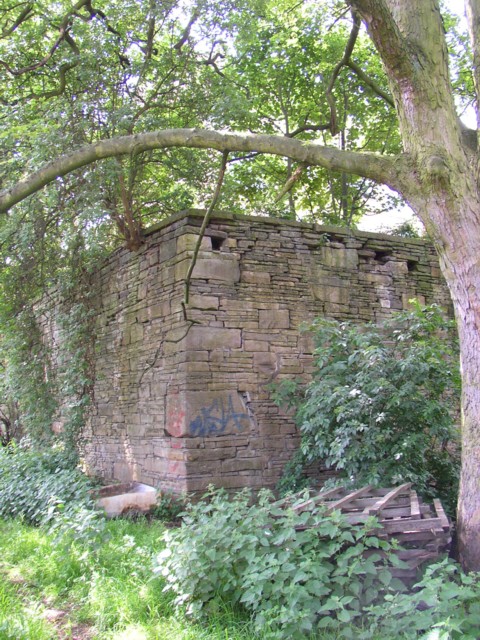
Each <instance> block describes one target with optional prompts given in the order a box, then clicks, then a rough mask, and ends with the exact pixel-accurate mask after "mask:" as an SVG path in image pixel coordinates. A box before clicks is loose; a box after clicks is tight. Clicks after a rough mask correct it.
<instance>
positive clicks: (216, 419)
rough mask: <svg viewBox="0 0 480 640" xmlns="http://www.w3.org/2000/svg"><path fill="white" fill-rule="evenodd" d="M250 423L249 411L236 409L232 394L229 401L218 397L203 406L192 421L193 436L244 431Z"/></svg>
mask: <svg viewBox="0 0 480 640" xmlns="http://www.w3.org/2000/svg"><path fill="white" fill-rule="evenodd" d="M249 425H250V417H249V415H248V414H247V413H243V412H238V411H235V409H234V406H233V400H232V396H231V395H230V396H228V401H227V402H225V401H224V399H223V398H216V399H215V400H214V401H213V402H212V404H211V405H209V406H207V407H202V408H201V409H200V413H199V414H198V415H197V416H196V417H195V418H194V419H193V420H192V421H191V422H190V426H189V431H190V435H191V436H217V435H221V434H222V433H224V432H225V431H227V430H228V431H229V432H230V431H236V432H238V431H240V432H241V431H243V430H244V429H246V428H247V427H248V426H249Z"/></svg>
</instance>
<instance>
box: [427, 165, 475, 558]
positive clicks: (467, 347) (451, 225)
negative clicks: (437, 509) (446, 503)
mask: <svg viewBox="0 0 480 640" xmlns="http://www.w3.org/2000/svg"><path fill="white" fill-rule="evenodd" d="M470 178H471V182H470V184H471V185H473V184H475V178H474V176H473V175H471V174H470ZM462 182H463V184H464V188H465V182H464V181H463V180H462ZM418 213H419V215H420V217H422V218H424V219H425V220H426V221H427V222H428V224H429V225H430V227H432V224H434V225H435V238H434V242H435V244H436V248H437V252H438V255H439V259H440V266H441V269H442V272H443V275H444V277H445V279H446V281H447V284H448V287H449V289H450V293H451V296H452V302H453V306H454V310H455V316H456V320H457V327H458V333H459V339H460V364H461V372H462V426H461V430H462V432H461V436H462V437H461V441H462V469H461V480H460V492H459V501H458V510H457V531H458V552H459V560H460V562H461V564H462V566H463V567H464V568H465V569H468V570H474V571H480V234H479V229H480V200H479V198H478V197H477V196H476V194H475V195H472V191H471V189H468V188H466V189H465V190H464V192H463V195H461V193H460V192H457V197H456V198H455V199H454V200H451V199H449V200H447V201H446V200H445V199H444V198H438V197H437V198H434V199H431V200H430V201H429V202H425V203H424V204H423V210H419V211H418Z"/></svg>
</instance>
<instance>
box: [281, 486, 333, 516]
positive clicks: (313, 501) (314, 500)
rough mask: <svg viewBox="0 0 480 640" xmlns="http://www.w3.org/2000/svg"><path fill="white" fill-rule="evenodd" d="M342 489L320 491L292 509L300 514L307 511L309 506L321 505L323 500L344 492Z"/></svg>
mask: <svg viewBox="0 0 480 640" xmlns="http://www.w3.org/2000/svg"><path fill="white" fill-rule="evenodd" d="M344 490H345V489H344V487H334V488H333V489H327V490H326V491H320V493H318V494H317V495H316V496H312V497H311V498H309V499H308V500H305V502H301V503H300V504H297V505H294V506H293V507H292V509H293V510H294V511H298V512H302V511H305V509H308V507H310V506H316V505H318V504H322V502H324V500H325V499H327V498H332V497H333V496H334V495H335V494H336V493H340V492H342V491H344Z"/></svg>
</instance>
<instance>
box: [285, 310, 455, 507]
mask: <svg viewBox="0 0 480 640" xmlns="http://www.w3.org/2000/svg"><path fill="white" fill-rule="evenodd" d="M312 330H313V332H314V335H315V340H316V345H317V347H316V350H315V373H314V376H313V380H312V382H311V383H310V384H309V385H308V386H307V387H306V389H301V388H300V387H299V386H298V385H296V384H295V382H293V381H291V380H289V381H284V383H283V384H281V385H279V386H278V387H276V388H275V389H274V397H275V399H276V401H277V403H279V404H284V403H288V404H290V405H291V406H294V407H295V409H296V422H297V424H298V426H299V429H300V432H301V437H302V440H301V453H300V454H299V455H300V458H302V462H303V464H300V459H299V456H298V455H297V458H296V459H295V460H294V463H292V465H290V467H289V468H288V470H287V472H288V474H289V477H287V478H284V480H283V485H284V487H286V488H288V489H295V488H296V486H297V485H298V482H299V481H300V480H301V476H302V472H303V469H304V467H305V466H306V465H308V464H310V463H312V462H315V461H318V460H321V461H323V462H324V463H325V464H326V466H327V467H328V468H335V469H336V470H337V471H338V473H339V476H340V478H341V479H342V480H343V481H344V482H350V483H352V485H353V486H359V485H363V484H372V485H374V486H379V485H380V486H381V485H383V486H389V485H396V484H400V483H402V482H412V483H413V484H414V485H415V486H416V488H417V489H418V490H419V491H420V493H421V494H422V495H423V496H424V497H426V498H429V497H432V496H434V495H435V496H440V498H441V499H442V501H443V502H444V505H445V507H446V508H447V509H448V510H449V512H450V513H453V512H454V509H455V502H456V493H457V486H458V473H459V438H458V435H459V434H458V431H457V429H456V427H455V426H454V420H455V419H456V418H457V417H458V405H459V388H460V375H459V367H458V356H457V353H456V350H455V348H454V347H453V346H452V344H453V340H452V333H451V332H452V326H451V323H449V322H448V321H446V320H445V318H444V316H443V315H442V313H441V311H440V309H439V308H438V307H436V306H431V307H427V308H420V307H419V306H417V307H416V308H415V310H414V311H412V312H402V313H398V314H395V315H394V316H392V318H391V319H390V320H388V321H386V322H385V323H384V324H383V325H381V326H377V325H374V324H367V325H358V324H353V323H349V322H344V323H339V322H336V321H333V320H323V319H322V320H317V321H316V322H315V323H314V325H313V327H312Z"/></svg>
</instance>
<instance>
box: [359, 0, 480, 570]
mask: <svg viewBox="0 0 480 640" xmlns="http://www.w3.org/2000/svg"><path fill="white" fill-rule="evenodd" d="M472 2H473V4H475V5H476V4H477V3H478V1H477V0H472ZM352 5H353V6H354V8H355V9H356V10H357V11H359V13H360V14H361V16H362V18H363V20H364V22H365V24H366V26H367V29H368V31H369V34H370V36H371V37H372V40H373V41H374V43H375V45H376V47H377V49H378V51H379V53H380V55H381V57H382V60H383V62H384V65H385V69H386V72H387V75H388V78H389V83H390V88H391V91H392V94H393V96H394V99H395V104H396V108H397V112H398V115H399V123H400V130H401V134H402V140H403V145H404V150H405V151H406V152H407V153H408V154H409V156H410V157H411V158H412V161H413V170H412V171H410V172H406V173H404V174H403V179H402V187H401V192H402V194H403V195H404V197H405V198H406V199H407V201H408V202H409V203H410V205H411V206H412V208H413V209H414V211H415V212H416V213H417V214H418V215H419V216H420V218H421V219H422V221H423V222H424V224H425V226H426V228H427V230H428V232H429V234H430V236H431V237H432V239H433V242H434V243H435V246H436V248H437V251H438V255H439V258H440V265H441V269H442V272H443V275H444V276H445V279H446V281H447V284H448V286H449V288H450V292H451V295H452V300H453V305H454V309H455V314H456V318H457V324H458V328H459V337H460V352H461V369H462V472H461V484H460V498H459V503H458V540H459V554H460V559H461V562H462V565H463V566H464V568H466V569H475V570H480V455H479V454H480V198H479V190H478V181H477V167H478V156H477V153H476V152H474V151H472V149H471V148H469V147H467V146H466V145H465V144H464V141H463V139H462V132H461V127H460V125H459V122H458V118H457V116H456V112H455V106H454V102H453V96H452V92H451V84H450V79H449V72H448V63H447V57H448V55H447V49H446V44H445V38H444V37H443V23H442V20H441V16H440V12H439V8H438V2H437V0H421V1H417V2H411V1H409V0H352Z"/></svg>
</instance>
